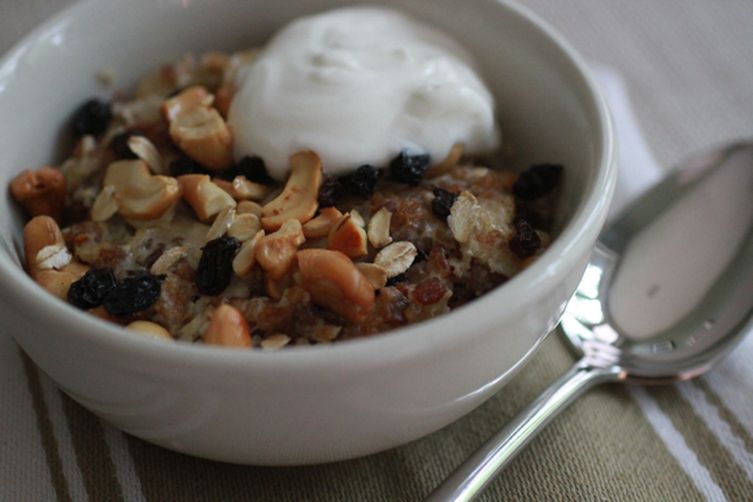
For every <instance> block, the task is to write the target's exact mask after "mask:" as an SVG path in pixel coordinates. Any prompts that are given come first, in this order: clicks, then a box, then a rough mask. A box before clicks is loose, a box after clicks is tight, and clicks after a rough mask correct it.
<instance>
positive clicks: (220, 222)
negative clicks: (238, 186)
mask: <svg viewBox="0 0 753 502" xmlns="http://www.w3.org/2000/svg"><path fill="white" fill-rule="evenodd" d="M234 220H235V209H233V208H232V207H231V208H230V209H225V210H224V211H222V212H220V214H218V215H217V218H215V219H214V223H212V226H211V227H209V231H208V232H207V241H211V240H214V239H216V238H218V237H222V236H223V235H225V234H226V233H227V231H228V230H229V229H230V225H232V224H233V221H234ZM231 237H232V236H231Z"/></svg>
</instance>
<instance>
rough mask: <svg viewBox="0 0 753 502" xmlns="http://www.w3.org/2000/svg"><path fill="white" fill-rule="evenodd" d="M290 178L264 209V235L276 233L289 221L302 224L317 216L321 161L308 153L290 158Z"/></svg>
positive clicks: (310, 152)
mask: <svg viewBox="0 0 753 502" xmlns="http://www.w3.org/2000/svg"><path fill="white" fill-rule="evenodd" d="M290 166H291V171H290V178H289V179H288V182H287V184H286V185H285V189H284V190H283V191H282V193H281V194H280V195H278V196H277V198H275V199H274V200H273V201H272V202H270V203H269V204H267V205H266V206H264V209H263V211H264V212H263V214H262V219H261V223H262V226H264V229H265V230H267V231H271V230H277V229H278V228H280V227H281V226H282V224H283V223H285V222H286V221H288V220H291V219H296V220H298V221H299V222H300V223H301V224H303V223H306V222H307V221H309V220H310V219H311V218H312V217H313V216H314V214H315V213H316V208H317V198H318V196H319V187H320V186H321V184H322V161H321V160H320V159H319V156H318V155H317V154H315V153H314V152H312V151H310V150H306V151H303V152H298V153H296V154H295V155H293V156H292V157H291V158H290Z"/></svg>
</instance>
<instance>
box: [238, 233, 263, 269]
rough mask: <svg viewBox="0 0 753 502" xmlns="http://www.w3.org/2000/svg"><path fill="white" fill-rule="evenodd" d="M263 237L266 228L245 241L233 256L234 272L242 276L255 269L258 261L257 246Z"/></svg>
mask: <svg viewBox="0 0 753 502" xmlns="http://www.w3.org/2000/svg"><path fill="white" fill-rule="evenodd" d="M262 237H264V230H259V231H258V232H256V235H254V236H253V237H252V238H251V239H249V240H247V241H246V242H244V243H243V245H242V246H241V248H240V250H239V251H238V254H237V255H235V258H233V272H235V273H236V274H237V275H239V276H240V277H244V276H247V275H248V274H250V273H251V270H253V268H254V264H255V263H256V246H257V244H259V241H260V240H261V239H262Z"/></svg>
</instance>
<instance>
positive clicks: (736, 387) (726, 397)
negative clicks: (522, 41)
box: [592, 66, 753, 500]
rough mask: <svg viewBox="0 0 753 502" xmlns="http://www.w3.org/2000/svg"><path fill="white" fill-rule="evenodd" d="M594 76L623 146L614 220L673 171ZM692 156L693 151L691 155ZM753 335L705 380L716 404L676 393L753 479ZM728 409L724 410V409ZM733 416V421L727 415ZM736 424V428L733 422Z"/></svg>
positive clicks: (689, 465)
mask: <svg viewBox="0 0 753 502" xmlns="http://www.w3.org/2000/svg"><path fill="white" fill-rule="evenodd" d="M592 75H593V76H594V77H595V79H596V81H597V83H598V84H599V86H600V88H601V91H602V93H603V94H604V97H605V98H606V100H607V103H608V105H609V107H610V109H611V112H612V117H613V119H614V123H615V130H616V133H617V141H618V147H619V174H618V181H617V189H616V192H615V197H614V201H613V203H612V207H611V210H610V218H613V217H614V216H616V215H618V214H619V213H620V212H621V211H622V209H624V208H625V206H626V205H627V204H629V203H630V202H631V201H632V200H634V199H635V198H636V197H637V196H638V195H640V194H641V193H643V192H644V191H645V190H646V189H648V188H650V187H651V186H652V185H654V184H655V183H657V182H658V181H660V180H661V179H662V177H663V176H664V175H665V174H666V173H667V172H668V169H666V168H662V167H661V166H659V164H658V163H657V161H656V159H655V158H654V156H653V154H652V153H651V150H650V149H649V147H648V144H647V142H646V139H645V138H644V137H643V134H642V133H641V128H640V125H639V123H638V121H637V119H636V116H635V114H634V113H633V108H632V106H631V103H630V98H629V95H628V90H627V89H626V86H625V83H624V81H623V80H622V78H621V77H620V75H619V74H617V73H616V72H615V71H614V70H612V69H610V68H607V67H603V66H594V67H593V68H592ZM689 153H692V152H689ZM751 360H753V336H750V333H749V334H748V336H747V337H746V338H745V339H744V340H743V342H742V343H741V344H740V345H739V346H738V347H737V348H736V349H734V351H733V352H732V353H731V354H730V355H729V356H727V357H726V358H725V359H724V360H723V361H722V362H721V363H720V364H719V365H718V366H717V367H715V368H714V369H713V370H712V371H710V372H709V373H708V374H706V375H705V376H703V377H702V381H703V383H704V384H705V385H706V386H707V387H708V388H710V389H711V390H712V391H713V393H714V394H716V396H717V397H718V399H719V401H720V403H721V404H720V403H714V402H712V400H711V399H709V396H708V394H707V393H705V392H704V391H702V390H701V389H700V388H699V386H698V385H696V384H695V383H691V382H685V383H681V384H678V385H677V386H676V387H677V390H678V391H679V393H680V395H681V396H682V398H683V399H685V400H686V401H687V402H688V403H689V404H690V405H691V406H692V408H693V409H694V411H695V413H696V414H697V415H698V416H699V417H700V418H701V419H702V420H703V422H705V424H706V426H707V427H708V428H709V429H710V430H711V431H712V433H713V434H714V436H715V437H716V439H717V440H718V441H719V442H720V443H721V444H722V445H723V446H724V448H725V449H726V450H727V451H728V452H729V454H730V455H731V457H732V458H733V459H734V461H735V463H736V464H738V465H739V466H740V468H741V469H742V470H743V471H744V472H745V475H746V477H747V478H748V479H749V480H751V481H753V451H751V449H750V448H749V447H748V445H746V442H745V440H744V438H741V437H740V434H739V431H735V430H734V429H735V427H737V426H742V428H743V429H744V430H745V432H747V434H748V436H749V437H750V436H753V400H751V398H750V396H752V395H753V364H751V363H750V361H751ZM631 394H632V396H633V398H634V399H635V400H636V402H637V403H638V405H639V406H640V407H641V409H642V411H643V413H644V415H645V416H646V418H647V420H648V421H649V422H650V423H651V425H652V426H653V427H654V430H655V432H656V433H657V435H658V436H659V437H660V438H661V439H662V440H663V441H664V443H665V444H666V446H667V448H668V450H669V451H670V452H671V453H672V455H673V456H674V457H675V459H676V460H677V462H678V463H679V464H680V466H681V467H682V468H683V469H684V470H685V472H687V474H688V476H689V477H690V478H691V479H692V480H693V483H694V484H695V485H696V487H697V488H698V490H699V491H700V492H701V493H703V494H704V495H705V496H706V498H707V499H709V500H726V498H725V496H724V493H723V491H722V489H721V488H720V486H719V482H718V480H715V479H714V478H713V476H712V475H711V474H710V472H709V470H708V469H707V467H706V466H705V465H704V464H703V462H702V461H701V460H700V459H699V456H698V455H697V454H696V452H694V451H693V449H692V448H691V447H690V446H689V445H688V444H687V442H686V441H685V438H684V437H683V435H682V433H681V432H680V431H678V429H677V428H676V427H675V425H674V424H673V421H672V420H671V418H670V417H669V416H668V415H667V414H666V413H665V412H664V411H663V410H662V408H661V407H660V406H658V404H657V402H656V400H655V399H654V398H653V397H651V395H650V394H649V393H647V392H646V391H645V390H644V389H642V388H640V387H631ZM722 407H724V408H726V410H724V412H723V411H722V410H721V409H720V408H722ZM725 412H731V414H732V415H733V417H729V416H725ZM733 421H734V422H736V423H735V424H734V426H733V424H732V423H731V422H733Z"/></svg>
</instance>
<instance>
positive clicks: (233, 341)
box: [202, 304, 251, 348]
mask: <svg viewBox="0 0 753 502" xmlns="http://www.w3.org/2000/svg"><path fill="white" fill-rule="evenodd" d="M202 338H203V340H204V343H206V344H208V345H221V346H223V347H241V348H248V347H251V334H250V330H249V328H248V322H247V321H246V318H245V317H243V314H241V313H240V312H239V311H238V309H236V308H235V307H232V306H230V305H227V304H224V305H220V306H219V307H217V308H216V309H215V310H214V312H213V313H212V320H211V321H209V326H208V327H207V330H206V332H205V333H204V336H203V337H202Z"/></svg>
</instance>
